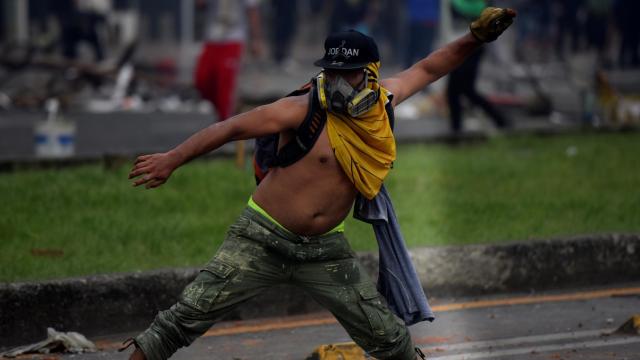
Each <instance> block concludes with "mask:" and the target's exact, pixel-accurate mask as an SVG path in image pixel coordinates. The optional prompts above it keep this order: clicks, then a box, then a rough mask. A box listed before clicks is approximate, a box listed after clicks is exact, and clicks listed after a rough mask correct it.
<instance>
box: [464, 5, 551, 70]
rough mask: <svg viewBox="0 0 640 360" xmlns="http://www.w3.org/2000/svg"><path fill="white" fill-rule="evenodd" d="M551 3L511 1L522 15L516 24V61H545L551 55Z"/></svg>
mask: <svg viewBox="0 0 640 360" xmlns="http://www.w3.org/2000/svg"><path fill="white" fill-rule="evenodd" d="M453 1H454V3H455V2H456V0H453ZM551 2H552V0H513V4H514V8H515V9H516V11H517V12H518V13H519V14H522V15H523V16H522V19H521V21H518V22H517V23H516V29H517V30H518V31H517V32H516V34H517V41H516V42H517V44H518V46H516V49H515V51H516V54H515V55H516V59H518V61H520V62H523V61H524V62H531V61H546V60H549V58H550V56H551V55H552V54H553V52H552V50H553V45H554V44H553V40H552V37H551V19H552V16H551V13H552V11H551V5H552V4H551Z"/></svg>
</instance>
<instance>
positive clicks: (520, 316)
mask: <svg viewBox="0 0 640 360" xmlns="http://www.w3.org/2000/svg"><path fill="white" fill-rule="evenodd" d="M432 305H433V307H434V310H435V311H436V316H437V319H436V320H435V321H434V322H433V323H428V322H426V323H420V324H417V325H414V326H412V327H411V328H410V330H411V334H412V337H413V339H414V342H415V343H416V345H417V346H419V347H420V348H422V349H423V351H424V352H425V353H426V354H427V355H428V358H429V359H433V360H436V359H437V360H454V359H455V360H462V359H465V360H468V359H516V360H525V359H526V360H538V359H555V360H560V359H566V360H574V359H590V360H591V359H593V360H596V359H597V360H602V359H616V360H622V359H627V360H633V359H640V334H635V335H631V334H615V333H613V331H614V330H615V329H616V328H618V327H619V326H620V325H622V324H623V323H624V322H625V321H627V320H628V319H629V318H631V317H632V316H633V315H634V314H639V313H640V283H636V284H625V285H620V286H615V287H613V286H612V287H610V288H596V289H593V288H591V289H577V290H560V291H553V292H545V293H537V294H508V295H500V296H492V297H482V298H461V299H432ZM130 335H131V334H120V335H114V336H109V337H106V338H102V339H93V340H95V341H96V343H97V344H98V346H99V347H101V348H102V349H103V350H102V351H100V352H98V353H93V354H81V355H64V356H61V357H60V358H61V359H65V360H67V359H74V360H75V359H79V360H80V359H81V360H85V359H86V360H95V359H105V360H111V359H114V360H115V359H127V357H128V354H129V353H130V352H131V350H128V351H125V352H117V351H116V347H117V346H118V344H119V341H120V340H122V339H125V338H126V337H127V336H130ZM347 341H350V340H349V337H348V335H347V334H346V332H345V331H344V330H343V329H342V328H341V327H340V326H339V325H338V324H337V323H336V322H335V320H333V318H332V317H331V315H330V314H329V313H318V314H313V315H308V316H302V317H286V318H272V319H265V320H260V321H242V322H223V323H220V324H218V325H216V326H214V327H213V328H212V329H211V330H210V331H209V332H208V333H207V334H205V336H203V337H201V338H199V339H198V340H196V341H195V342H194V343H193V344H192V345H191V346H190V347H187V348H184V349H181V350H179V351H178V352H177V353H176V354H175V355H174V356H173V357H172V359H176V360H186V359H194V360H199V359H228V360H238V359H242V360H250V359H263V360H285V359H291V360H302V359H305V358H307V357H308V356H309V355H310V354H311V353H312V351H313V349H314V348H316V347H317V346H319V345H321V344H330V343H339V342H347Z"/></svg>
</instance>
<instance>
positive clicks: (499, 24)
mask: <svg viewBox="0 0 640 360" xmlns="http://www.w3.org/2000/svg"><path fill="white" fill-rule="evenodd" d="M514 17H516V12H515V11H513V10H511V9H502V8H495V7H488V8H486V9H484V10H482V14H480V17H479V18H478V19H477V20H476V21H474V22H472V23H471V25H470V26H469V29H470V30H471V33H472V34H473V36H475V37H476V39H478V40H479V41H482V42H491V41H493V40H495V39H497V38H498V36H500V34H502V32H503V31H505V30H506V29H507V28H508V27H509V25H511V24H512V23H513V18H514Z"/></svg>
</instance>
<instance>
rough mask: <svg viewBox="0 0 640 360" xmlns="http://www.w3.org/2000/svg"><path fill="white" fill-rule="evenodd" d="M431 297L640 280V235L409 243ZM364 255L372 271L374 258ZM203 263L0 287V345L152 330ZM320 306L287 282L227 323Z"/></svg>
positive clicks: (290, 313)
mask: <svg viewBox="0 0 640 360" xmlns="http://www.w3.org/2000/svg"><path fill="white" fill-rule="evenodd" d="M411 255H412V258H413V261H414V264H415V265H416V269H417V271H418V274H419V276H420V278H421V281H422V284H423V286H424V288H425V290H426V292H427V295H428V296H439V297H445V296H446V297H448V296H469V295H479V294H492V293H500V292H508V291H540V290H548V289H557V288H561V287H575V286H595V285H607V284H612V283H623V282H632V281H639V280H640V261H639V260H640V235H601V236H584V237H575V238H570V239H554V240H541V241H529V242H520V243H510V244H505V245H473V246H446V247H435V248H416V249H412V251H411ZM359 257H360V259H361V261H362V263H363V264H364V265H365V267H366V268H367V269H368V270H369V271H370V272H371V274H372V275H373V276H374V277H375V274H376V273H377V254H374V253H361V254H359ZM197 272H198V269H195V268H188V269H167V270H157V271H150V272H138V273H130V274H113V275H100V276H90V277H84V278H71V279H62V280H53V281H45V282H41V283H10V284H0V309H1V311H0V347H9V346H14V345H20V344H25V343H31V342H35V341H38V340H41V339H43V338H44V337H45V335H46V328H47V327H54V328H55V329H56V330H59V331H79V332H81V333H83V334H85V335H87V336H90V337H91V336H99V335H106V334H114V333H127V332H133V331H137V330H140V329H144V328H146V326H147V325H148V324H149V322H150V321H151V320H152V319H153V317H154V316H155V314H156V313H157V312H158V311H159V310H162V309H165V308H167V307H169V306H170V305H171V304H173V303H174V302H175V301H176V299H177V296H178V295H179V293H180V292H181V290H182V288H183V287H184V286H185V285H186V284H188V283H189V282H190V281H191V280H192V279H193V278H194V277H195V276H196V274H197ZM317 310H320V307H319V305H317V304H316V303H315V302H314V301H313V300H312V299H311V298H309V297H308V296H307V295H305V294H304V293H303V292H301V291H299V290H297V289H295V288H292V287H287V286H279V287H276V288H273V289H270V290H268V291H267V292H266V293H265V294H263V295H262V296H259V297H257V298H255V299H253V300H250V301H249V302H248V303H247V304H244V305H243V306H240V307H239V308H237V309H236V310H234V311H232V312H231V313H230V314H229V315H228V316H227V318H226V319H254V318H258V317H271V316H283V315H293V314H303V313H308V312H313V311H317Z"/></svg>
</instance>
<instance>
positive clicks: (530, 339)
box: [423, 329, 615, 351]
mask: <svg viewBox="0 0 640 360" xmlns="http://www.w3.org/2000/svg"><path fill="white" fill-rule="evenodd" d="M614 330H615V329H601V330H586V331H571V332H566V333H557V334H545V335H531V336H521V337H514V338H508V339H500V340H487V341H470V342H464V343H459V344H451V345H442V346H435V347H431V348H426V349H423V351H425V350H426V351H433V350H435V349H436V348H437V349H439V350H440V351H442V350H444V351H460V350H475V349H485V348H496V347H500V346H508V345H522V344H530V343H541V342H547V341H554V340H565V339H581V338H587V337H594V336H600V335H602V334H610V333H612V332H613V331H614Z"/></svg>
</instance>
